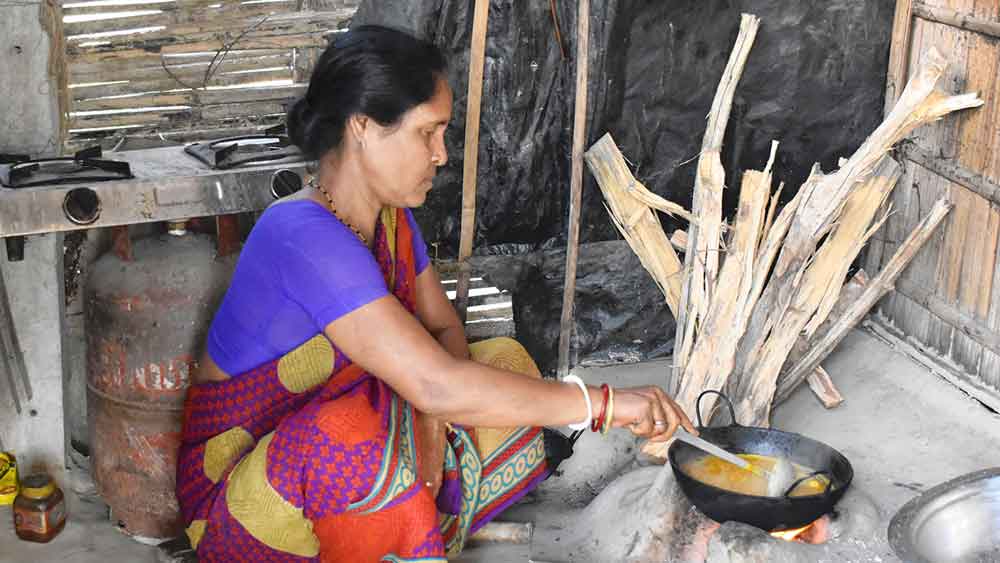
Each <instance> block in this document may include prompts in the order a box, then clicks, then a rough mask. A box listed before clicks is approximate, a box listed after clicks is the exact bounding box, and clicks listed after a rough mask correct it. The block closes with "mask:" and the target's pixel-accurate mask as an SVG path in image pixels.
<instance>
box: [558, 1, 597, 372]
mask: <svg viewBox="0 0 1000 563" xmlns="http://www.w3.org/2000/svg"><path fill="white" fill-rule="evenodd" d="M576 21H577V30H576V102H575V104H574V106H575V107H574V110H573V154H572V162H571V163H570V181H569V184H570V195H569V228H568V231H569V232H568V233H567V237H566V239H567V242H566V273H565V280H564V283H563V304H562V316H561V318H560V321H559V357H558V363H557V373H558V375H559V377H560V378H562V377H566V376H567V375H568V374H569V345H570V337H571V336H572V333H573V299H574V297H575V295H576V262H577V258H578V256H579V253H580V202H581V199H580V198H581V192H582V189H583V149H584V143H586V141H587V135H586V132H587V57H588V55H589V54H590V51H589V47H588V45H589V44H590V0H580V2H579V3H578V4H577V17H576Z"/></svg>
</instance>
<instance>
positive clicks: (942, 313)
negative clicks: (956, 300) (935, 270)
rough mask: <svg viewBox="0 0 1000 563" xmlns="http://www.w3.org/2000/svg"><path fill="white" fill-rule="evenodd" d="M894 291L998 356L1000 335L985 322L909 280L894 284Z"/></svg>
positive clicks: (999, 353)
mask: <svg viewBox="0 0 1000 563" xmlns="http://www.w3.org/2000/svg"><path fill="white" fill-rule="evenodd" d="M896 291H898V292H899V293H901V294H903V295H905V296H906V297H907V298H908V299H909V300H910V301H913V302H914V303H916V304H917V305H920V306H921V307H923V308H924V309H927V310H928V311H929V312H930V313H931V314H933V315H934V316H935V317H937V318H939V319H941V320H942V321H944V322H945V323H946V324H948V325H950V326H952V327H954V328H955V330H957V331H959V332H961V333H962V334H964V335H966V336H968V337H969V338H971V339H973V340H975V341H976V342H977V343H978V344H980V345H981V346H983V347H984V348H986V349H988V350H989V351H991V352H993V353H994V354H997V355H1000V334H997V332H996V331H994V330H993V329H991V328H990V327H989V325H987V324H986V323H985V322H983V321H981V320H979V319H977V318H976V317H975V316H973V315H970V314H969V313H966V312H964V311H961V310H959V309H958V308H956V307H955V306H954V305H952V304H950V303H948V302H947V301H945V300H944V299H941V298H940V297H939V296H937V295H935V294H934V292H933V291H931V290H929V289H927V288H926V287H923V286H921V285H919V284H916V283H914V282H912V281H910V280H905V279H903V280H899V281H898V282H896Z"/></svg>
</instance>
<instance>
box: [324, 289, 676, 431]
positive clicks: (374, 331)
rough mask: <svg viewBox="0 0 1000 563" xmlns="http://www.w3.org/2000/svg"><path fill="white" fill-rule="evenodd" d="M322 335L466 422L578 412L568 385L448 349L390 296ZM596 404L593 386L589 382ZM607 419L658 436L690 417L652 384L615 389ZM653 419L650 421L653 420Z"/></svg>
mask: <svg viewBox="0 0 1000 563" xmlns="http://www.w3.org/2000/svg"><path fill="white" fill-rule="evenodd" d="M325 332H326V335H327V336H328V337H329V338H330V340H331V341H333V342H334V343H336V345H337V346H338V347H339V348H340V349H341V350H343V352H344V353H345V354H347V355H348V357H350V358H351V359H352V360H353V361H354V362H356V363H358V364H359V365H360V366H361V367H363V368H364V369H365V370H366V371H368V372H370V373H372V374H374V375H375V376H377V377H379V378H380V379H382V380H383V381H385V382H386V383H387V384H389V385H390V386H391V387H392V388H393V389H395V390H396V392H397V393H399V394H400V395H401V396H402V397H403V398H405V399H406V400H407V401H409V402H410V403H411V404H412V405H414V406H415V407H416V408H417V409H418V410H420V411H422V412H424V413H427V414H429V415H431V416H435V417H438V418H441V419H444V420H449V421H452V422H456V423H459V424H463V425H470V426H493V427H503V426H564V425H567V424H572V423H578V422H581V421H583V420H584V419H586V417H587V407H586V403H585V402H584V400H583V397H582V394H581V392H580V389H579V388H578V387H576V386H575V385H570V384H565V383H561V382H557V381H551V380H539V379H535V378H531V377H526V376H524V375H521V374H518V373H513V372H509V371H505V370H501V369H496V368H493V367H490V366H486V365H483V364H479V363H476V362H473V361H471V360H468V359H462V358H456V357H454V356H453V355H451V354H449V353H448V352H447V351H446V350H445V349H444V347H442V346H441V345H440V344H439V343H438V341H436V340H435V339H434V338H433V337H432V336H431V334H430V333H429V332H428V331H427V330H426V329H425V328H424V326H423V325H422V324H421V323H420V321H419V320H418V319H417V318H416V317H414V316H413V315H411V314H410V313H409V312H408V311H406V309H404V308H403V306H402V305H400V303H399V302H398V301H397V300H396V298H395V297H393V296H385V297H382V298H379V299H376V300H375V301H372V302H370V303H368V304H367V305H364V306H362V307H359V308H358V309H355V310H354V311H352V312H350V313H348V314H346V315H344V316H342V317H340V318H338V319H337V320H335V321H333V322H331V323H330V324H329V325H327V327H326V330H325ZM589 393H590V397H591V401H592V403H593V404H595V405H598V404H600V401H601V392H600V390H599V389H598V388H589ZM614 415H615V416H614V420H613V421H612V424H613V425H614V426H616V427H623V426H628V427H629V429H630V430H631V431H632V432H633V433H635V434H637V435H640V436H645V437H650V438H654V439H666V438H668V437H669V436H670V435H671V434H672V433H673V431H674V429H676V427H677V425H678V424H683V425H684V426H685V427H687V428H688V429H689V430H692V431H693V430H694V428H693V426H692V425H691V422H690V420H688V419H687V417H686V416H685V415H684V413H683V412H682V411H681V410H680V408H679V407H678V406H677V405H676V403H674V402H673V400H671V399H670V398H669V397H667V395H666V393H664V391H663V390H662V389H660V388H659V387H655V386H650V387H639V388H631V389H616V391H615V412H614ZM657 422H659V423H660V424H659V425H657V424H656V423H657Z"/></svg>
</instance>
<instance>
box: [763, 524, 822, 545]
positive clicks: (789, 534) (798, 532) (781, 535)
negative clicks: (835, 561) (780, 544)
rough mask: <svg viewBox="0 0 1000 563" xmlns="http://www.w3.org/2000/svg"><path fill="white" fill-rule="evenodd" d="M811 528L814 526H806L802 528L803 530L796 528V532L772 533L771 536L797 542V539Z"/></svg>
mask: <svg viewBox="0 0 1000 563" xmlns="http://www.w3.org/2000/svg"><path fill="white" fill-rule="evenodd" d="M809 528H812V524H806V525H805V526H802V527H801V528H795V529H794V530H782V531H780V532H771V535H772V536H774V537H776V538H778V539H782V540H785V541H795V540H796V539H798V537H799V536H800V535H802V533H803V532H806V531H807V530H809Z"/></svg>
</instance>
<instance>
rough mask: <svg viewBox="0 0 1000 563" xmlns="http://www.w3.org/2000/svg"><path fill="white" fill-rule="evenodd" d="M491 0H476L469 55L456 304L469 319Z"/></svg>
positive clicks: (461, 315)
mask: <svg viewBox="0 0 1000 563" xmlns="http://www.w3.org/2000/svg"><path fill="white" fill-rule="evenodd" d="M489 13H490V2H489V0H476V4H475V11H474V12H473V18H472V47H471V54H470V55H469V97H468V103H467V104H466V106H467V107H466V113H465V156H464V159H463V163H462V230H461V234H460V236H459V242H458V262H459V265H460V267H461V269H460V270H459V272H458V287H457V288H456V289H455V308H456V309H457V310H458V316H459V318H460V319H461V320H462V323H465V318H466V312H467V310H468V307H469V278H470V276H471V274H470V272H469V266H468V259H469V256H472V243H473V238H475V234H476V177H477V174H478V171H479V116H480V115H479V114H480V109H481V106H482V100H483V66H484V64H485V61H486V27H487V22H488V19H489Z"/></svg>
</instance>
